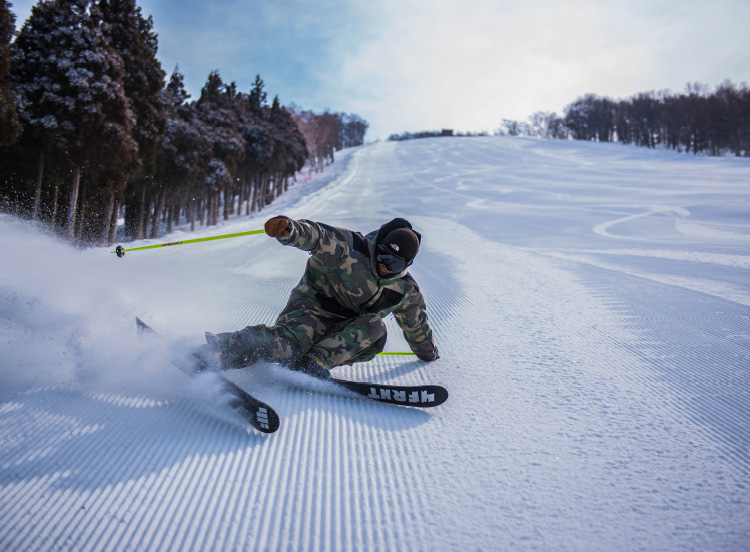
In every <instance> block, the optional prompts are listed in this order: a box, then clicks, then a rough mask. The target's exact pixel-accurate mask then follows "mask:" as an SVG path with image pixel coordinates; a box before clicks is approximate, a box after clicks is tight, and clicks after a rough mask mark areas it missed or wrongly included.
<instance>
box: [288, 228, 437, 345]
mask: <svg viewBox="0 0 750 552" xmlns="http://www.w3.org/2000/svg"><path fill="white" fill-rule="evenodd" d="M291 226H292V228H291V233H290V234H289V236H287V237H285V238H277V239H278V241H279V242H280V243H282V244H284V245H291V246H293V247H296V248H298V249H302V250H303V251H307V252H309V253H310V258H309V259H308V261H307V268H306V270H305V273H304V275H303V276H302V279H301V280H300V282H299V284H297V287H296V288H295V289H294V291H293V292H292V298H291V299H293V300H297V301H299V300H302V301H311V302H313V303H315V304H317V305H319V306H320V307H322V308H323V309H324V310H325V311H326V313H330V314H331V315H333V316H335V317H341V318H354V317H356V316H360V315H362V314H367V313H377V314H379V315H380V316H381V317H383V318H384V317H386V316H387V315H388V314H390V313H393V315H394V317H395V318H396V321H397V322H398V325H399V326H400V327H401V329H402V330H403V332H404V338H405V339H406V341H407V343H408V344H409V346H410V347H411V349H412V351H413V352H414V353H415V354H416V355H417V357H419V358H420V359H422V360H435V359H436V358H438V349H437V347H436V346H435V342H434V340H433V337H432V329H431V328H430V325H429V323H428V322H427V308H426V305H425V300H424V297H423V295H422V292H421V291H420V289H419V286H418V285H417V282H416V281H415V280H414V278H412V277H411V275H410V274H409V273H408V271H406V270H404V271H403V272H401V273H399V274H392V275H390V276H389V277H387V278H381V277H380V276H379V275H378V273H377V266H376V259H375V248H376V244H377V243H378V242H377V239H378V236H385V235H386V234H387V233H388V232H390V231H391V230H392V229H393V228H397V227H407V228H411V225H410V224H409V222H408V221H406V220H404V219H394V220H393V221H391V222H390V223H388V224H385V225H383V226H382V227H381V228H380V229H379V230H376V231H374V232H371V233H369V234H367V235H366V236H362V234H360V233H359V232H353V231H351V230H347V229H344V228H336V227H334V226H328V225H326V224H321V223H318V222H312V221H309V220H296V221H292V225H291ZM417 235H418V234H417ZM418 236H419V235H418Z"/></svg>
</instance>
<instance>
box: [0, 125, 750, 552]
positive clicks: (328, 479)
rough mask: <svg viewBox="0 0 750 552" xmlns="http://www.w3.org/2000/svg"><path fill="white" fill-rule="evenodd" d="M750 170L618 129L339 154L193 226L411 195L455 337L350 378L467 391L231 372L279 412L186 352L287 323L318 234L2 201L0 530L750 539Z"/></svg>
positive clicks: (391, 538)
mask: <svg viewBox="0 0 750 552" xmlns="http://www.w3.org/2000/svg"><path fill="white" fill-rule="evenodd" d="M748 184H750V165H748V161H747V160H746V159H728V158H726V159H709V158H694V157H692V156H687V155H678V154H674V153H671V152H665V151H658V152H655V151H650V150H642V149H635V148H630V147H624V146H621V145H611V144H586V143H578V142H575V143H573V142H547V141H537V140H524V139H505V138H496V137H492V138H456V139H430V140H418V141H414V142H407V143H381V144H375V145H372V146H368V147H364V148H359V149H357V150H354V151H347V152H342V154H341V155H338V156H337V162H336V163H335V164H334V165H332V166H331V167H329V168H328V169H327V171H326V172H325V173H323V174H322V175H320V174H316V175H315V177H314V178H313V180H312V181H310V182H305V183H300V184H297V185H296V186H294V187H292V188H291V189H290V192H289V193H288V194H286V195H285V196H282V198H280V199H279V200H277V202H276V203H275V204H273V205H272V206H271V209H270V210H268V211H266V212H264V213H262V214H260V215H254V216H253V217H251V218H248V217H241V218H237V219H234V220H230V221H227V222H222V223H221V224H220V225H219V226H218V227H213V228H210V229H201V230H200V231H198V232H195V233H192V234H189V236H190V237H202V236H208V235H214V234H221V233H230V232H240V231H244V230H248V229H254V228H260V227H262V223H263V220H265V218H266V216H271V215H273V214H277V213H282V212H283V213H284V214H287V215H289V216H292V217H294V218H311V219H313V220H320V221H323V222H326V223H330V224H334V225H340V226H346V227H350V228H354V229H358V230H361V231H363V232H366V231H369V230H372V229H375V228H377V227H378V226H380V224H382V223H383V222H386V221H388V220H390V219H391V218H393V217H395V216H405V217H406V218H409V219H410V220H411V221H412V223H413V224H414V225H415V227H416V228H417V229H418V230H420V232H422V234H423V238H424V240H423V246H422V250H421V252H420V255H419V257H418V258H417V261H416V263H415V265H414V266H413V270H412V274H413V275H414V276H415V278H416V279H417V281H418V282H419V283H420V286H421V287H422V289H423V290H424V292H425V295H426V297H427V300H428V308H429V313H430V320H431V323H432V325H433V328H434V330H435V334H436V338H437V341H438V345H439V347H440V351H441V358H440V359H439V360H438V361H436V362H433V363H422V362H420V361H416V360H413V359H409V358H404V357H379V358H378V359H376V360H375V361H372V362H370V363H366V364H358V365H355V366H353V367H347V368H338V369H336V370H335V373H336V375H338V376H339V377H344V378H350V379H356V380H362V381H383V382H386V381H388V382H394V383H397V384H415V383H437V384H441V385H445V386H446V387H447V388H448V389H449V391H450V398H449V399H448V402H447V403H445V404H444V405H442V406H440V407H437V408H435V409H430V410H418V409H410V408H399V407H394V406H389V405H383V404H378V403H375V402H372V401H367V400H362V399H358V398H354V397H352V396H351V395H349V394H347V393H346V392H345V391H341V390H338V389H332V388H331V387H330V385H328V384H325V383H323V382H318V381H315V380H311V379H310V378H307V377H306V376H303V375H299V374H293V373H290V372H288V371H286V370H283V369H281V368H279V367H278V366H276V365H273V364H270V365H260V366H256V367H254V368H252V369H247V370H241V371H236V372H231V373H228V376H229V377H231V378H232V379H233V380H234V381H236V382H237V383H239V384H240V385H241V386H243V387H244V388H246V389H248V391H250V392H251V393H253V394H254V395H256V396H258V398H260V399H262V400H264V401H266V402H268V403H269V404H270V405H272V406H273V407H274V408H275V409H276V410H277V411H278V413H279V414H280V416H281V427H280V429H279V431H278V432H277V433H275V434H271V435H262V434H260V433H258V432H255V431H253V430H248V429H246V428H245V427H244V426H243V425H242V422H241V421H240V420H238V419H237V418H235V417H234V415H233V414H232V412H231V410H230V409H229V407H228V406H227V405H226V404H224V403H225V401H224V400H223V398H222V397H220V396H217V391H216V389H217V386H216V381H215V380H214V379H213V376H211V375H210V374H207V375H204V376H201V377H200V378H196V379H193V380H191V379H188V378H187V377H186V376H184V375H183V374H182V373H181V372H180V371H178V370H177V369H175V368H174V367H172V366H171V364H172V362H179V361H180V359H184V351H185V350H186V349H188V348H189V347H191V346H193V345H197V344H199V343H200V342H201V340H202V334H203V331H204V330H210V331H214V332H220V331H230V330H234V329H239V328H242V327H244V326H245V325H248V324H257V323H266V324H270V323H272V322H273V321H274V319H275V316H276V315H277V313H278V312H279V311H280V309H281V308H282V307H283V305H284V304H285V302H286V298H287V296H288V293H289V290H290V289H291V287H292V286H293V285H294V284H295V283H296V282H297V281H298V279H299V277H300V276H301V273H302V270H303V268H304V263H305V259H306V256H305V254H304V253H302V252H300V251H296V250H294V249H291V248H283V247H281V246H279V245H278V244H277V243H276V242H275V241H274V240H270V239H267V238H265V237H264V236H256V237H246V238H236V239H230V240H222V241H218V242H209V244H195V245H186V246H180V247H173V248H168V249H163V250H162V249H157V250H148V251H143V252H132V253H129V254H126V256H125V257H124V258H123V259H117V258H116V257H115V256H114V255H111V254H110V253H109V251H108V250H105V249H88V250H83V251H80V250H75V249H73V248H70V247H69V246H67V245H66V244H64V243H61V242H58V241H56V240H55V239H53V238H51V237H49V236H47V235H44V234H43V233H41V232H39V231H37V230H34V229H33V227H32V226H31V225H30V224H28V223H21V222H18V221H15V220H14V219H12V218H11V217H8V216H5V215H0V259H2V262H1V263H0V379H1V381H2V387H1V388H0V519H2V520H3V522H2V524H0V549H2V550H9V551H11V550H12V551H16V550H75V551H79V550H80V551H84V550H91V551H98V550H149V551H151V550H154V551H158V550H222V551H223V550H456V549H467V550H628V551H631V550H675V551H677V550H679V551H683V550H743V549H747V548H748V543H750V494H749V492H748V481H749V480H750V376H749V374H748V371H749V367H750V279H749V278H748V269H749V268H750V248H749V246H748V242H749V241H750V224H749V223H748V220H750V219H749V218H748V214H750V187H749V186H748ZM184 235H186V234H184V233H182V232H179V231H178V232H175V233H173V234H172V235H170V236H165V237H163V238H162V239H161V240H159V241H162V242H167V241H175V240H176V239H179V237H181V236H184ZM150 243H154V242H153V241H151V240H148V241H144V242H143V245H147V244H150ZM133 246H135V245H133ZM136 315H138V316H140V317H142V318H143V319H144V320H146V321H147V322H149V323H150V324H151V325H153V326H154V328H156V329H157V330H158V331H159V333H160V334H161V336H162V339H154V340H150V339H149V340H138V339H137V337H136V335H135V328H134V317H135V316H136ZM386 322H387V325H388V328H389V342H388V345H387V350H390V351H399V350H407V349H406V347H407V346H406V344H405V343H404V341H403V338H402V337H401V335H400V330H399V329H398V327H397V326H396V324H395V322H394V321H393V319H392V318H388V319H387V321H386Z"/></svg>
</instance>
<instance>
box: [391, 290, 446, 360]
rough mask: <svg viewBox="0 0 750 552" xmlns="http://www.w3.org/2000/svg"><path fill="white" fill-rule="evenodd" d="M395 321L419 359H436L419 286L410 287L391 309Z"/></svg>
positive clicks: (435, 348) (425, 308) (437, 355)
mask: <svg viewBox="0 0 750 552" xmlns="http://www.w3.org/2000/svg"><path fill="white" fill-rule="evenodd" d="M393 316H394V317H395V318H396V322H398V325H399V326H400V327H401V329H402V330H403V332H404V338H405V339H406V342H407V343H408V344H409V347H411V350H412V352H413V353H414V354H415V355H417V358H419V359H420V360H437V359H438V358H439V357H440V355H439V354H438V348H437V346H436V345H435V341H434V339H433V337H432V328H430V324H429V323H428V321H427V306H426V304H425V301H424V296H423V295H422V292H421V291H420V290H419V288H416V287H415V288H412V289H410V290H409V291H408V292H407V294H406V296H405V297H404V300H403V301H402V302H401V303H400V304H399V306H398V307H396V308H395V309H394V310H393Z"/></svg>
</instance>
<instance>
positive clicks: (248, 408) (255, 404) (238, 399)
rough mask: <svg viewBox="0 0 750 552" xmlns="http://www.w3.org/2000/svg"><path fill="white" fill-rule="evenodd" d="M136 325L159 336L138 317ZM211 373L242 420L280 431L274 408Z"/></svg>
mask: <svg viewBox="0 0 750 552" xmlns="http://www.w3.org/2000/svg"><path fill="white" fill-rule="evenodd" d="M135 323H136V327H137V328H138V333H140V334H153V335H159V334H158V333H157V332H156V330H154V329H153V328H152V327H151V326H149V325H148V324H146V323H145V322H144V321H143V320H141V319H140V318H138V317H136V318H135ZM177 367H178V368H179V369H180V370H182V371H183V372H185V373H186V374H187V375H189V376H191V377H192V376H195V375H196V374H198V373H199V372H197V371H196V370H193V369H191V368H189V367H187V366H182V365H177ZM211 373H212V374H214V375H215V376H216V377H218V378H219V381H220V382H221V389H222V391H223V392H224V393H226V394H227V395H229V396H230V397H231V398H230V399H229V406H230V407H231V408H232V409H233V410H234V411H235V412H237V413H238V414H239V415H240V416H242V418H244V419H245V420H247V422H248V423H249V424H250V425H251V426H253V427H254V428H255V429H257V430H258V431H261V432H263V433H273V432H274V431H276V430H277V429H279V426H280V425H281V420H280V419H279V415H278V414H277V413H276V411H275V410H274V409H273V408H271V407H270V406H268V405H267V404H266V403H264V402H263V401H261V400H259V399H256V398H255V397H253V396H252V395H251V394H250V393H248V392H247V391H245V390H244V389H242V388H241V387H240V386H238V385H237V384H236V383H234V382H233V381H230V380H228V379H227V378H226V377H224V376H223V375H221V374H220V373H218V372H215V371H212V372H211Z"/></svg>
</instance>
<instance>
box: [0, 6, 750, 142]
mask: <svg viewBox="0 0 750 552" xmlns="http://www.w3.org/2000/svg"><path fill="white" fill-rule="evenodd" d="M11 3H12V7H11V11H13V13H14V14H15V15H16V17H17V21H16V26H17V28H20V27H21V25H22V23H23V22H24V21H25V20H26V18H27V17H28V15H29V14H30V12H31V6H32V5H34V4H36V3H37V2H36V1H33V0H15V1H13V0H11ZM138 5H139V6H140V7H141V9H142V11H143V13H144V15H152V16H153V18H154V28H155V31H156V33H157V34H158V35H159V54H158V56H159V59H160V61H161V63H162V65H163V67H164V70H165V71H166V72H167V74H168V75H169V74H171V73H172V71H173V70H174V68H175V67H176V66H177V65H179V69H180V72H181V73H183V74H184V75H185V84H186V87H187V89H188V92H189V93H190V94H191V95H192V97H193V98H194V99H197V97H198V96H199V95H200V90H201V87H202V86H203V84H204V83H205V82H206V79H207V77H208V74H209V73H210V72H211V71H213V70H218V71H219V73H220V75H221V77H222V79H224V81H225V82H232V81H234V82H236V83H237V86H238V88H239V89H240V90H243V91H249V90H250V88H251V86H252V82H253V80H254V79H255V75H256V74H260V76H261V78H262V79H263V80H264V81H265V83H266V90H267V92H268V94H269V99H272V98H273V97H274V96H276V95H278V96H279V99H280V101H281V103H282V104H284V105H289V104H295V105H297V106H299V107H301V108H304V109H312V110H314V111H318V112H319V111H323V110H325V109H330V110H331V111H335V112H346V113H356V114H358V115H359V116H361V117H363V118H364V119H365V120H366V121H367V122H368V123H369V124H370V128H369V130H368V133H367V136H366V140H368V141H371V140H376V139H386V138H387V137H388V136H389V135H390V134H392V133H401V132H404V131H409V132H415V131H420V130H439V129H442V128H451V129H454V130H456V131H460V132H481V131H487V132H490V133H491V132H493V131H494V130H496V129H498V128H500V126H501V123H502V121H503V119H515V120H524V119H526V118H527V117H528V116H530V115H531V114H532V113H534V112H537V111H552V112H556V113H558V114H561V115H562V113H563V109H564V108H565V106H566V105H568V104H570V103H572V102H573V101H575V100H576V99H577V98H578V97H580V96H583V95H584V94H588V93H595V94H598V95H602V96H609V97H611V98H613V99H620V98H627V97H629V96H632V95H633V94H636V93H638V92H647V91H652V90H654V91H659V90H671V91H672V92H681V91H684V90H685V87H686V85H687V83H693V82H701V83H703V84H706V85H708V86H709V87H711V88H714V87H716V86H718V85H719V84H721V83H722V82H723V81H724V80H726V79H729V80H731V81H733V82H735V83H743V82H748V83H750V33H748V32H747V22H748V21H750V2H748V1H747V0H712V1H710V2H709V1H706V0H700V1H696V0H682V1H676V0H628V1H624V0H582V1H571V0H567V1H566V0H526V1H524V2H521V1H519V0H515V1H511V0H378V1H377V2H373V1H372V0H315V1H312V0H309V1H306V0H289V1H285V0H278V1H270V0H266V1H260V0H223V1H221V0H219V1H212V2H209V1H206V0H204V1H199V0H139V1H138Z"/></svg>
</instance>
